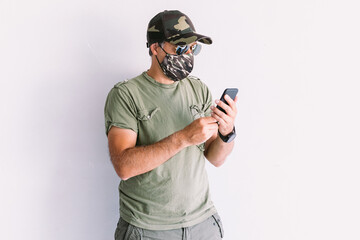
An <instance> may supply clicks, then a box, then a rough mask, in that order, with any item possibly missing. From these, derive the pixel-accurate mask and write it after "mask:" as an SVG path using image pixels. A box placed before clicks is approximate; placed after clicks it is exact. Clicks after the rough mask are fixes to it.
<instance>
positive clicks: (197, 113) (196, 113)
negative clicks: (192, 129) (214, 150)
mask: <svg viewBox="0 0 360 240" xmlns="http://www.w3.org/2000/svg"><path fill="white" fill-rule="evenodd" d="M204 108H205V106H204V105H203V104H202V105H191V106H190V112H191V115H192V116H193V120H196V119H198V118H202V117H205V111H204ZM196 146H197V147H198V148H199V149H200V151H202V152H204V151H205V142H204V143H201V144H199V145H196Z"/></svg>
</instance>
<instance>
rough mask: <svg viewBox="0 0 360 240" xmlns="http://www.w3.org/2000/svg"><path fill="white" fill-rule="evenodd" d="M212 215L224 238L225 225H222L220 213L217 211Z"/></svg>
mask: <svg viewBox="0 0 360 240" xmlns="http://www.w3.org/2000/svg"><path fill="white" fill-rule="evenodd" d="M212 217H213V218H214V220H215V222H216V224H217V225H218V227H219V231H220V235H221V238H223V237H224V227H223V225H222V221H221V218H220V216H219V214H218V213H215V214H214V215H212Z"/></svg>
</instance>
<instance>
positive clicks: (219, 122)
mask: <svg viewBox="0 0 360 240" xmlns="http://www.w3.org/2000/svg"><path fill="white" fill-rule="evenodd" d="M219 111H220V110H219ZM220 112H221V111H220ZM221 113H223V112H221ZM224 115H225V116H226V114H224ZM211 116H213V117H214V118H215V119H216V120H217V122H218V125H220V124H222V125H224V124H226V121H225V120H224V119H223V118H222V117H220V116H219V115H217V114H216V113H215V112H212V113H211Z"/></svg>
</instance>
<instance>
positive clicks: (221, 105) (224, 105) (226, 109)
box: [215, 99, 231, 114]
mask: <svg viewBox="0 0 360 240" xmlns="http://www.w3.org/2000/svg"><path fill="white" fill-rule="evenodd" d="M215 103H216V104H217V105H218V106H219V107H221V108H222V109H224V110H225V112H226V114H228V113H229V112H230V111H231V108H230V107H229V105H227V104H226V103H224V102H223V101H219V100H218V99H216V100H215Z"/></svg>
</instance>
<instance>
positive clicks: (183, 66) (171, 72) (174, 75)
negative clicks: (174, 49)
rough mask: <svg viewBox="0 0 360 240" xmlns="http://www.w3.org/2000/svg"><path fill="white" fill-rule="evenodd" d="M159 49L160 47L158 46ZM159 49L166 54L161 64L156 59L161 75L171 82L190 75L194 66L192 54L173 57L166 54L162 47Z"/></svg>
mask: <svg viewBox="0 0 360 240" xmlns="http://www.w3.org/2000/svg"><path fill="white" fill-rule="evenodd" d="M160 47H161V46H160ZM161 49H162V50H163V51H164V52H165V53H166V56H165V58H164V60H163V61H162V63H160V62H159V59H158V58H157V56H155V57H156V60H157V61H158V63H159V65H160V67H161V69H162V71H163V73H164V74H165V75H166V76H167V77H168V78H170V79H171V80H173V81H180V80H182V79H184V78H186V77H187V76H189V74H190V73H191V71H192V69H193V66H194V55H193V53H189V54H182V55H173V54H169V53H167V52H166V51H165V50H164V49H163V48H162V47H161Z"/></svg>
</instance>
